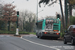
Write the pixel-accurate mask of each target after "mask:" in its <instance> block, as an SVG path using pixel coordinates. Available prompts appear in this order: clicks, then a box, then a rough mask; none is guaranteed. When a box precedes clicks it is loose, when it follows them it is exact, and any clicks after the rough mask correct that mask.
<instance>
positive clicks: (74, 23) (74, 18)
mask: <svg viewBox="0 0 75 50" xmlns="http://www.w3.org/2000/svg"><path fill="white" fill-rule="evenodd" d="M70 24H71V25H75V17H74V16H71V17H70Z"/></svg>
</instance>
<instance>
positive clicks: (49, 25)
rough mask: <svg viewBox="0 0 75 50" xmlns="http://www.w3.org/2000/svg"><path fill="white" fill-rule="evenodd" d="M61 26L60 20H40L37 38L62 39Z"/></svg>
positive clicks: (37, 25) (37, 23)
mask: <svg viewBox="0 0 75 50" xmlns="http://www.w3.org/2000/svg"><path fill="white" fill-rule="evenodd" d="M60 25H61V21H60V19H59V18H57V19H53V18H46V19H42V20H38V21H37V22H36V36H37V38H43V37H51V38H56V39H58V38H59V37H60Z"/></svg>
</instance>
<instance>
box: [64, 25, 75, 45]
mask: <svg viewBox="0 0 75 50" xmlns="http://www.w3.org/2000/svg"><path fill="white" fill-rule="evenodd" d="M68 42H70V43H72V44H73V45H74V44H75V25H70V26H69V27H68V29H67V31H65V35H64V44H67V43H68Z"/></svg>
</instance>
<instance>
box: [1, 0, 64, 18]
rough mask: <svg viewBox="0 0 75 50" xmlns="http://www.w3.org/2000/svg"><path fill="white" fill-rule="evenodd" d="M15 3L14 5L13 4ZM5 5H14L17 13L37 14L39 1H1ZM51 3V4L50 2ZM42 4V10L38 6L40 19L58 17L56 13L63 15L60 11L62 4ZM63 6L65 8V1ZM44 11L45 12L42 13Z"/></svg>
mask: <svg viewBox="0 0 75 50" xmlns="http://www.w3.org/2000/svg"><path fill="white" fill-rule="evenodd" d="M13 1H14V3H12V2H13ZM1 2H3V3H12V4H13V5H15V6H16V8H15V9H16V10H17V11H25V10H28V11H31V12H33V13H35V14H36V12H37V4H38V3H39V0H38V2H37V0H1ZM50 3H51V2H50ZM44 5H45V4H43V3H42V4H41V8H40V7H39V6H38V18H42V17H46V16H56V12H57V13H59V14H61V10H60V4H59V1H57V3H54V4H53V5H51V6H48V5H46V6H45V7H44ZM62 5H63V8H64V0H62ZM42 10H43V11H42Z"/></svg>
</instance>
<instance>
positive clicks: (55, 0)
mask: <svg viewBox="0 0 75 50" xmlns="http://www.w3.org/2000/svg"><path fill="white" fill-rule="evenodd" d="M50 1H53V2H52V3H51V4H49V2H50ZM56 2H57V0H40V1H39V7H41V5H40V4H41V3H45V4H46V5H47V4H49V6H50V5H52V4H54V3H56Z"/></svg>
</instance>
